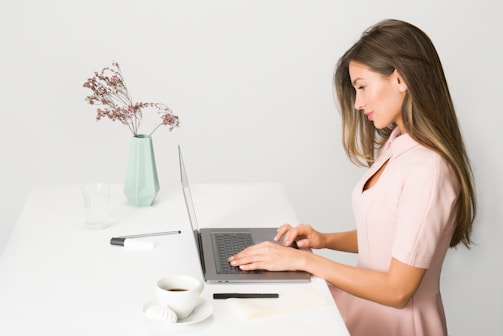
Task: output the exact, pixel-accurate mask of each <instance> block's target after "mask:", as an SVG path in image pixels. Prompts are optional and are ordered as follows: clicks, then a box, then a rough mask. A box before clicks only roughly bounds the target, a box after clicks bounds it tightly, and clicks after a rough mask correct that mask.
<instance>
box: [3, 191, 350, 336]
mask: <svg viewBox="0 0 503 336" xmlns="http://www.w3.org/2000/svg"><path fill="white" fill-rule="evenodd" d="M192 193H193V198H194V203H195V206H196V211H197V213H198V218H199V222H200V226H201V227H203V226H214V227H216V226H220V227H222V226H223V227H225V226H237V224H238V223H239V225H241V226H278V225H280V224H282V223H285V222H289V223H291V224H297V222H296V221H297V219H296V217H295V212H294V211H293V209H292V207H291V205H290V203H289V201H288V198H287V196H286V194H285V192H284V190H283V188H282V187H281V186H280V185H278V184H242V185H241V184H240V185H195V186H193V190H192ZM111 203H112V204H111V217H112V218H113V220H114V221H113V223H112V224H111V225H110V226H109V227H108V228H106V229H105V230H100V231H90V230H87V229H85V228H84V225H83V223H82V217H83V216H82V215H83V210H82V196H81V191H80V187H79V186H78V185H66V186H35V187H33V189H32V190H31V192H30V195H29V198H28V200H27V202H26V205H25V208H24V210H23V212H22V213H21V216H20V218H19V221H18V222H17V224H16V226H15V228H14V231H13V233H12V235H11V237H10V239H9V241H8V243H7V246H6V247H5V250H4V252H3V254H2V255H1V256H0V335H9V336H13V335H72V336H76V335H85V336H90V335H122V336H124V335H135V336H137V335H153V334H156V335H157V333H153V331H152V329H151V326H150V324H149V323H147V322H146V321H145V320H144V316H143V313H142V307H143V304H144V303H145V302H146V301H148V300H150V299H152V298H154V296H155V291H154V285H155V282H156V280H157V279H158V278H160V277H162V276H164V275H166V274H170V273H185V274H192V275H194V276H197V277H199V278H201V279H202V274H201V271H200V267H199V263H198V257H197V251H196V249H195V246H194V244H193V243H192V241H191V237H190V235H192V232H191V231H190V226H189V221H188V217H187V214H186V210H185V204H184V201H183V197H182V193H181V190H180V188H179V187H178V186H174V187H173V188H171V190H170V189H169V188H165V189H163V190H162V191H161V192H160V194H159V195H158V197H157V200H156V203H155V204H154V205H153V206H151V207H147V208H135V207H132V206H129V205H128V204H126V201H125V197H124V196H123V195H122V190H121V186H119V185H116V186H113V188H112V194H111ZM178 229H180V230H182V233H181V234H179V235H172V236H164V237H158V238H156V240H157V242H158V244H157V246H156V248H155V249H154V250H153V251H137V250H128V249H126V248H123V247H117V246H111V245H110V244H109V240H110V238H111V237H112V236H119V235H126V234H135V233H146V232H157V231H168V230H178ZM292 286H301V284H277V283H276V284H260V285H257V284H239V285H227V284H222V285H221V284H215V285H208V284H206V286H205V289H204V291H203V296H204V297H205V298H206V299H208V300H210V301H211V302H212V303H213V307H214V311H213V315H212V316H211V317H210V318H209V319H207V320H205V321H204V322H201V323H199V324H195V325H189V326H184V327H183V328H182V327H178V328H166V329H161V330H160V331H162V333H161V334H166V335H178V334H190V335H231V334H232V335H234V334H235V333H236V332H237V333H238V334H239V335H240V336H245V335H254V336H256V335H257V334H260V333H262V334H266V335H287V334H290V335H328V334H330V335H348V332H347V330H346V328H345V326H344V323H343V321H342V319H341V318H340V315H339V312H338V310H337V308H336V306H335V304H334V303H333V301H332V298H331V296H330V293H329V291H328V288H327V286H326V284H325V282H324V281H322V280H321V279H318V278H313V279H312V281H311V283H309V284H302V286H313V287H314V288H316V289H319V290H320V291H321V292H322V293H324V294H325V295H326V296H327V298H329V299H330V304H329V305H327V306H323V307H319V308H312V309H305V310H302V311H298V312H293V313H288V314H283V315H278V316H273V317H264V318H258V319H253V320H244V319H242V318H240V317H239V316H238V315H236V314H235V312H233V311H231V309H230V307H229V303H227V302H225V301H224V300H216V301H214V300H212V299H211V298H212V293H213V292H246V291H272V292H280V293H281V291H282V290H285V289H287V288H292Z"/></svg>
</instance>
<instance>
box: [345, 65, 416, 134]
mask: <svg viewBox="0 0 503 336" xmlns="http://www.w3.org/2000/svg"><path fill="white" fill-rule="evenodd" d="M349 76H350V77H351V83H352V84H353V87H354V88H355V90H356V98H355V108H356V109H358V110H362V111H363V113H364V114H365V115H366V116H367V118H368V119H369V120H370V121H372V122H374V126H375V127H376V128H377V129H381V128H385V127H387V126H389V125H390V124H392V123H396V125H397V126H398V127H399V128H400V131H401V133H402V134H403V133H406V130H405V128H404V127H403V120H402V113H401V111H402V104H403V100H404V98H405V94H406V91H407V85H406V84H405V82H404V81H403V80H402V78H401V76H400V75H399V73H398V72H397V71H396V70H395V71H394V72H393V73H392V74H391V75H390V76H387V77H386V76H383V75H381V74H380V73H378V72H375V71H372V70H371V69H370V68H369V67H367V66H366V65H363V64H362V63H358V62H354V61H351V62H350V63H349Z"/></svg>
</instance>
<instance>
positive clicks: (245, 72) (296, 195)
mask: <svg viewBox="0 0 503 336" xmlns="http://www.w3.org/2000/svg"><path fill="white" fill-rule="evenodd" d="M498 13H500V12H499V10H497V9H496V1H491V0H488V1H481V0H479V1H454V0H453V1H438V0H423V1H416V2H407V1H403V0H400V1H391V0H381V1H370V0H369V1H345V2H342V1H333V0H326V1H321V0H311V1H300V0H296V1H294V0H276V1H274V0H250V1H240V0H227V1H225V0H219V1H217V0H179V1H173V0H171V1H169V0H164V1H161V0H159V1H155V0H143V1H132V0H87V1H65V0H46V1H36V0H2V1H1V2H0V98H1V99H0V102H1V103H0V115H1V126H2V127H1V129H2V132H1V135H2V137H1V140H0V146H1V147H0V153H2V156H1V165H0V187H1V188H0V190H1V192H0V204H1V205H0V251H1V249H2V248H3V246H4V245H5V243H6V241H7V239H8V236H9V234H10V232H11V231H12V229H13V227H14V224H15V222H16V219H17V217H18V215H19V213H20V211H21V210H22V207H23V203H24V201H25V198H26V196H27V194H28V192H29V189H30V186H31V185H33V184H38V183H82V182H85V181H93V180H103V181H108V182H114V183H121V182H122V180H123V178H124V174H125V166H126V160H127V153H128V149H129V139H130V135H129V134H128V131H127V129H126V127H125V126H122V125H119V124H112V123H111V122H110V121H108V120H103V121H100V122H95V120H94V116H95V112H94V110H93V109H92V108H91V106H89V105H86V104H85V102H84V96H85V95H86V94H88V91H87V90H86V89H84V88H82V83H83V82H84V81H85V80H86V78H87V77H89V76H90V75H91V74H92V72H93V71H95V70H98V69H101V67H103V66H105V65H109V64H110V63H111V62H112V61H113V60H116V61H118V62H119V63H120V64H121V67H122V69H123V71H124V74H125V76H126V79H127V82H128V85H129V88H130V90H131V91H132V93H133V95H134V97H135V98H136V99H137V100H143V101H157V102H164V103H166V104H168V105H169V106H170V107H172V108H173V109H174V111H175V112H176V113H177V114H179V116H180V119H181V122H182V127H181V128H180V129H177V130H175V131H174V132H173V133H171V134H170V133H169V132H168V131H167V130H166V129H160V130H159V131H158V132H157V133H156V135H155V137H154V146H155V150H156V158H157V161H158V169H159V174H160V180H161V187H162V186H163V185H164V186H165V185H168V184H170V183H176V182H177V180H178V171H177V168H176V167H177V157H176V145H177V144H178V143H180V144H182V145H183V147H184V155H185V159H186V161H187V165H188V166H189V171H190V175H191V179H192V180H193V181H194V182H248V181H279V182H282V183H283V184H284V185H285V186H286V188H287V191H288V192H289V195H290V196H291V199H292V201H293V203H294V205H295V207H296V209H297V211H298V215H299V218H300V219H301V221H303V222H309V223H311V224H313V225H314V226H316V227H317V228H319V229H320V230H322V231H328V230H346V229H349V228H351V227H352V225H353V223H352V214H351V210H350V201H349V194H350V191H351V189H352V187H353V185H354V183H355V182H356V181H357V179H358V178H359V177H360V175H361V174H362V170H361V169H359V168H355V167H354V166H352V165H351V164H350V163H349V162H348V160H347V158H346V157H345V155H344V153H343V150H342V147H341V144H340V120H339V115H338V111H337V109H336V107H335V104H334V102H333V95H332V87H331V76H332V72H333V68H334V64H335V62H336V61H337V59H338V57H339V56H340V55H341V54H342V52H343V51H345V50H346V49H347V48H348V47H349V46H350V45H351V44H352V43H353V42H354V41H355V40H356V39H357V38H358V37H359V35H360V33H361V32H362V31H363V30H364V29H365V28H366V27H368V26H369V25H371V24H373V23H375V22H377V21H379V20H381V19H384V18H390V17H393V18H399V19H404V20H408V21H410V22H412V23H414V24H416V25H418V26H419V27H421V28H422V29H423V30H425V31H426V32H427V33H428V34H429V36H430V37H431V38H432V40H433V41H434V43H435V44H436V46H437V49H438V52H439V54H440V56H441V59H442V61H443V64H444V68H445V71H446V74H447V77H448V80H449V84H450V88H451V93H452V95H453V98H454V100H455V104H456V107H457V110H458V115H459V120H460V123H461V126H462V129H463V132H464V136H465V140H466V144H467V147H468V151H469V153H470V155H471V159H472V161H473V165H474V169H475V174H476V178H477V189H478V192H479V206H480V208H479V209H480V212H479V216H478V219H477V222H476V226H475V232H474V239H475V241H476V242H477V245H476V246H474V247H473V248H472V249H471V250H470V251H467V250H466V249H465V248H458V249H457V250H452V251H450V253H449V255H448V258H447V260H446V265H445V270H444V275H443V281H442V287H443V295H444V300H445V306H446V310H447V317H448V323H449V328H450V333H451V334H452V335H502V334H503V323H502V319H501V316H503V294H502V286H501V284H502V283H503V281H502V280H503V274H502V268H503V267H502V247H501V244H500V243H499V238H500V237H501V233H502V228H501V226H502V222H503V220H502V219H503V216H502V213H501V205H502V204H501V203H502V202H501V199H502V198H501V190H502V189H503V182H502V178H501V173H500V169H499V167H501V166H502V163H503V162H502V158H501V144H502V143H503V142H502V135H501V132H500V125H501V122H502V119H503V118H502V113H501V112H502V108H501V91H502V90H501V89H502V85H501V78H502V67H501V60H502V59H503V55H502V49H501V48H502V47H501V33H502V29H501V26H500V24H499V22H500V18H499V14H498ZM155 118H156V116H154V115H153V112H152V115H146V116H145V124H147V123H149V122H153V121H154V120H156V119H155ZM145 131H146V129H145ZM489 146H490V147H489ZM278 224H279V223H278ZM324 254H326V255H327V256H330V257H334V258H338V259H340V260H345V261H347V262H353V261H354V258H353V257H347V256H343V255H339V254H335V253H328V252H324ZM0 299H1V298H0Z"/></svg>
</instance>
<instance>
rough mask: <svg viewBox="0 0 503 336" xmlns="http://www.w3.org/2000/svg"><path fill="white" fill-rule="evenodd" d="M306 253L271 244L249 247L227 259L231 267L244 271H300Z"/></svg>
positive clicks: (265, 243)
mask: <svg viewBox="0 0 503 336" xmlns="http://www.w3.org/2000/svg"><path fill="white" fill-rule="evenodd" d="M306 253H307V252H305V251H301V250H298V249H294V248H291V247H285V246H281V245H279V244H276V243H273V242H263V243H260V244H257V245H253V246H250V247H248V248H246V249H244V250H243V251H241V252H239V253H238V254H236V255H234V256H232V257H230V258H229V259H228V261H229V263H230V264H231V265H232V266H236V267H239V268H240V269H242V270H244V271H251V270H258V269H260V270H268V271H296V270H302V269H303V265H304V263H305V262H304V258H303V257H302V256H303V255H305V254H306Z"/></svg>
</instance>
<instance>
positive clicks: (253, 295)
mask: <svg viewBox="0 0 503 336" xmlns="http://www.w3.org/2000/svg"><path fill="white" fill-rule="evenodd" d="M231 298H236V299H277V298H279V294H278V293H213V299H215V300H225V299H231Z"/></svg>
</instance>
